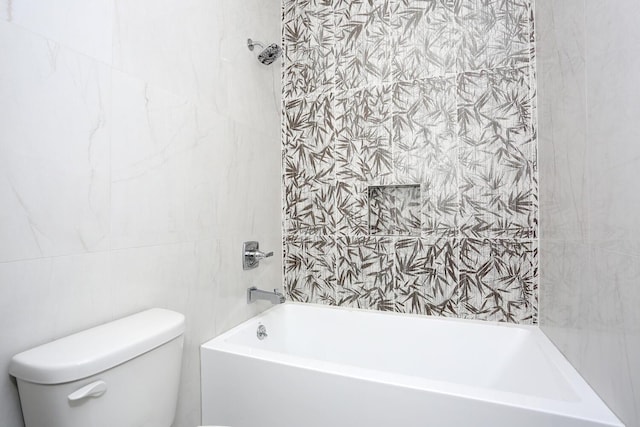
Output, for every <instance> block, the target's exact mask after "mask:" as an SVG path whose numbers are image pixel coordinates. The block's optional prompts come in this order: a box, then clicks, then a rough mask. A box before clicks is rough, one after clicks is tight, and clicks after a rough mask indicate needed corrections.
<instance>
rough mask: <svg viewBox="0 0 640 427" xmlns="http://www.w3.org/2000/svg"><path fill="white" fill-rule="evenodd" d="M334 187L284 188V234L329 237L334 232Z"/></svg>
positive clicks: (292, 186) (291, 186) (293, 186)
mask: <svg viewBox="0 0 640 427" xmlns="http://www.w3.org/2000/svg"><path fill="white" fill-rule="evenodd" d="M335 188H336V187H335V185H334V184H323V185H318V186H313V187H304V186H296V185H295V184H292V183H290V182H287V183H286V184H285V187H284V231H285V233H286V234H295V235H297V236H301V235H323V236H327V235H332V234H333V233H334V232H335V222H334V218H335V215H334V211H335Z"/></svg>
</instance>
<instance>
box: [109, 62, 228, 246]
mask: <svg viewBox="0 0 640 427" xmlns="http://www.w3.org/2000/svg"><path fill="white" fill-rule="evenodd" d="M113 118H114V127H113V133H112V143H111V146H112V147H111V162H112V167H111V181H112V182H111V246H112V247H113V248H126V247H136V246H143V245H155V244H160V243H173V242H178V241H181V240H184V239H190V238H194V237H195V235H196V234H198V232H201V231H206V230H210V229H211V227H212V224H213V222H214V221H215V220H216V218H215V217H214V207H213V203H214V202H213V200H210V198H211V195H207V196H208V197H201V198H198V197H196V194H197V188H196V187H195V186H189V184H191V179H190V178H191V177H193V176H194V175H195V174H197V173H198V172H201V171H194V170H193V169H190V161H191V159H192V156H193V155H194V153H195V152H196V151H197V150H198V148H199V143H200V142H201V140H200V138H199V136H200V135H198V130H199V129H198V128H197V123H196V120H197V117H196V111H195V107H194V106H193V104H190V103H189V102H188V101H186V100H185V99H181V98H178V97H175V96H173V95H171V94H169V93H167V92H166V91H164V90H161V89H156V88H154V87H152V86H149V85H147V84H145V83H144V82H142V81H139V80H137V79H133V78H130V77H129V76H126V75H124V74H122V73H118V72H114V73H113ZM192 202H195V203H197V204H198V207H199V208H201V211H200V212H194V209H196V207H195V206H193V205H191V204H190V203H192ZM192 213H193V214H194V215H195V217H191V215H190V214H192ZM198 219H200V221H204V223H202V222H201V223H198V221H197V220H198Z"/></svg>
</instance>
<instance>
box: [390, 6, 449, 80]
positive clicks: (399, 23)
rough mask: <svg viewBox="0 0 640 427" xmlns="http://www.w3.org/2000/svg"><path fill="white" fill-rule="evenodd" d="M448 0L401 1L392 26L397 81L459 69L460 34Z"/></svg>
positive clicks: (438, 74) (393, 15) (394, 68)
mask: <svg viewBox="0 0 640 427" xmlns="http://www.w3.org/2000/svg"><path fill="white" fill-rule="evenodd" d="M449 3H451V2H450V1H447V0H428V1H412V0H398V1H397V2H396V4H395V7H394V8H393V13H392V17H391V26H392V31H393V38H392V46H391V52H392V55H391V57H392V60H391V69H392V72H393V78H394V79H395V81H411V80H417V79H422V78H426V77H434V76H443V75H445V74H447V73H452V72H455V68H456V55H457V49H456V47H457V45H458V37H457V33H456V32H455V25H454V24H455V21H454V16H455V13H454V8H453V7H452V5H450V4H449Z"/></svg>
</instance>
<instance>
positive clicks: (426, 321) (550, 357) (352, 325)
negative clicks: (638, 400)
mask: <svg viewBox="0 0 640 427" xmlns="http://www.w3.org/2000/svg"><path fill="white" fill-rule="evenodd" d="M260 324H262V325H264V326H265V327H266V329H267V333H268V337H267V338H266V339H264V340H259V339H258V338H257V336H256V331H257V328H258V326H259V325H260ZM201 356H202V357H201V363H202V408H203V409H202V418H203V420H202V421H203V423H204V424H223V425H229V426H233V427H341V426H344V427H347V426H348V427H360V426H362V427H365V426H366V427H396V426H402V427H414V426H415V427H418V426H420V427H426V426H434V427H452V426H456V427H482V426H491V427H515V426H518V427H542V426H554V427H564V426H567V427H568V426H585V427H586V426H622V425H623V424H622V423H620V421H619V420H618V419H617V418H616V417H615V416H614V415H613V413H612V412H611V411H610V410H609V409H608V408H607V407H606V406H605V405H604V403H602V401H601V400H600V399H599V398H598V397H597V396H596V394H595V393H594V392H593V391H592V390H591V389H590V388H589V386H588V385H587V384H586V383H585V382H584V380H583V379H582V378H581V377H580V376H579V375H578V374H577V372H576V371H575V370H574V369H573V368H572V367H571V365H570V364H569V363H568V362H567V361H566V360H565V359H564V357H563V356H562V355H561V354H560V353H559V352H558V350H557V349H556V348H555V347H554V346H553V344H551V342H550V341H549V340H548V339H547V338H546V337H545V336H544V334H543V333H542V332H541V331H540V330H539V329H538V328H536V327H522V326H508V325H498V324H494V323H487V322H475V321H465V320H452V319H440V318H431V317H429V318H427V317H414V316H407V315H396V314H387V313H379V312H370V311H356V310H348V309H341V308H329V307H320V306H314V305H308V304H305V305H302V304H291V303H287V304H283V305H280V306H276V307H274V308H272V309H270V310H268V311H266V312H265V313H263V314H262V315H259V316H257V317H255V318H252V319H250V320H248V321H247V322H245V323H243V324H242V325H240V326H238V327H236V328H234V329H232V330H230V331H229V332H227V333H225V334H223V335H221V336H219V337H217V338H215V339H213V340H211V341H209V342H207V343H205V344H204V345H202V348H201Z"/></svg>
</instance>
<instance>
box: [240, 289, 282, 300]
mask: <svg viewBox="0 0 640 427" xmlns="http://www.w3.org/2000/svg"><path fill="white" fill-rule="evenodd" d="M258 300H267V301H270V302H271V304H282V303H283V302H284V295H282V293H281V292H278V290H277V289H274V290H273V292H269V291H263V290H261V289H258V288H256V287H255V286H252V287H250V288H249V289H247V304H251V303H254V302H256V301H258Z"/></svg>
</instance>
